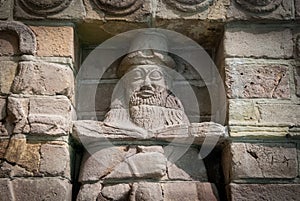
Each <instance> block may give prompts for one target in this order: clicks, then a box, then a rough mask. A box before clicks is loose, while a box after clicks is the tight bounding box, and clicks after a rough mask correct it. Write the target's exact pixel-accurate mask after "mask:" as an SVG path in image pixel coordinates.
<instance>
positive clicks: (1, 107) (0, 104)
mask: <svg viewBox="0 0 300 201" xmlns="http://www.w3.org/2000/svg"><path fill="white" fill-rule="evenodd" d="M5 117H6V99H5V98H1V97H0V121H1V120H3V119H5Z"/></svg>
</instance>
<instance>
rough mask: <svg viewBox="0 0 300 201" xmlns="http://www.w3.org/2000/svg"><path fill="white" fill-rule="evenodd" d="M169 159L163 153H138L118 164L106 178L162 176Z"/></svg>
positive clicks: (154, 177)
mask: <svg viewBox="0 0 300 201" xmlns="http://www.w3.org/2000/svg"><path fill="white" fill-rule="evenodd" d="M166 165H167V160H166V158H165V156H164V155H163V154H161V153H156V152H149V153H138V154H135V155H133V156H131V157H128V158H126V159H125V161H124V162H122V163H120V164H119V165H117V166H116V167H115V168H114V170H113V171H112V172H111V173H110V174H109V175H108V176H106V177H105V179H126V178H144V179H146V178H151V179H157V178H161V177H163V176H164V175H165V174H166Z"/></svg>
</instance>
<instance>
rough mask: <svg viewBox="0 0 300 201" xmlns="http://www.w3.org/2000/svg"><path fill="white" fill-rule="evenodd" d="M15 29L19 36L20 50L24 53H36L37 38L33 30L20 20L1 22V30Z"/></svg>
mask: <svg viewBox="0 0 300 201" xmlns="http://www.w3.org/2000/svg"><path fill="white" fill-rule="evenodd" d="M2 31H13V32H15V33H16V34H17V35H18V38H19V50H20V52H21V53H22V54H30V55H34V54H35V52H36V38H35V35H34V33H33V31H32V30H31V29H30V28H29V27H27V26H26V25H24V24H23V23H20V22H12V21H2V22H0V32H2Z"/></svg>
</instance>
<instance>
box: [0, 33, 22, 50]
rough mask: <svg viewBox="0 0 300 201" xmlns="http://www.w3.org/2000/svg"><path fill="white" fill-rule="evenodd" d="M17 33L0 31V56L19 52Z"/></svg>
mask: <svg viewBox="0 0 300 201" xmlns="http://www.w3.org/2000/svg"><path fill="white" fill-rule="evenodd" d="M18 40H19V38H18V35H17V34H14V33H11V32H10V31H6V30H4V31H1V37H0V47H1V49H0V56H13V55H17V54H19V53H20V52H19V44H18V42H19V41H18Z"/></svg>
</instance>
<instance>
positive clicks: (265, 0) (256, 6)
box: [235, 0, 282, 13]
mask: <svg viewBox="0 0 300 201" xmlns="http://www.w3.org/2000/svg"><path fill="white" fill-rule="evenodd" d="M235 1H236V3H237V4H238V5H239V6H241V8H243V9H245V10H247V11H249V12H252V13H266V12H272V11H274V10H276V9H277V8H278V7H279V5H280V4H281V3H282V0H235Z"/></svg>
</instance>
